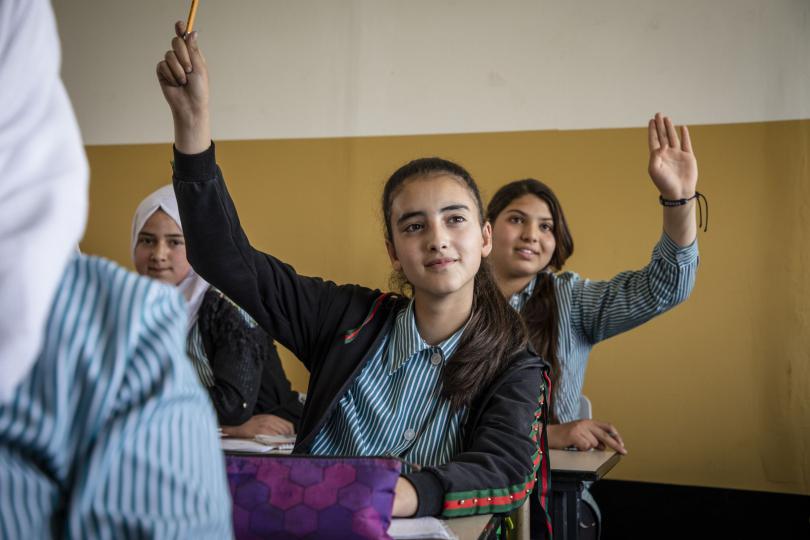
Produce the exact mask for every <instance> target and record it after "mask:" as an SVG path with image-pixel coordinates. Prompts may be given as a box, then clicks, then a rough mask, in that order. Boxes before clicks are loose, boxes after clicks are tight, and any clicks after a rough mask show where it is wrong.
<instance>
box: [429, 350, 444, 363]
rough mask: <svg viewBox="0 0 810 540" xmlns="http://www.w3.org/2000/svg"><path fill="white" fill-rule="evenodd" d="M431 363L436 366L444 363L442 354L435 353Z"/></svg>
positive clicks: (431, 356) (431, 357)
mask: <svg viewBox="0 0 810 540" xmlns="http://www.w3.org/2000/svg"><path fill="white" fill-rule="evenodd" d="M430 363H431V364H433V365H434V366H438V365H439V364H441V363H442V354H441V353H438V352H435V353H433V354H432V355H430Z"/></svg>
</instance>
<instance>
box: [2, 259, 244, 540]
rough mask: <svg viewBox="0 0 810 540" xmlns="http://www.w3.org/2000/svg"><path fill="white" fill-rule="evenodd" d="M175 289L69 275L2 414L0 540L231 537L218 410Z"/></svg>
mask: <svg viewBox="0 0 810 540" xmlns="http://www.w3.org/2000/svg"><path fill="white" fill-rule="evenodd" d="M185 320H186V310H185V306H184V303H183V300H182V297H181V296H180V294H179V293H178V292H177V291H176V290H175V289H174V288H172V287H168V286H165V285H161V284H159V283H158V282H157V281H154V280H151V279H148V278H142V277H139V276H136V275H134V274H132V273H129V272H127V271H125V270H124V269H122V268H120V267H118V266H117V265H115V264H113V263H111V262H109V261H105V260H102V259H98V258H93V257H85V256H77V257H75V258H74V259H73V260H72V261H71V262H70V263H69V264H68V267H67V269H66V271H65V273H64V275H63V278H62V281H61V284H60V286H59V289H58V290H57V294H56V297H55V299H54V302H53V304H52V307H51V313H50V316H49V319H48V322H47V326H46V330H45V341H44V344H43V349H42V352H41V353H40V356H39V358H38V359H37V362H36V364H35V366H34V368H33V369H32V370H31V372H30V373H29V374H28V376H27V378H26V379H25V380H23V382H22V384H21V385H20V386H19V387H18V388H17V390H16V392H15V395H14V396H13V399H12V400H11V401H10V402H9V403H7V404H4V405H0V538H4V539H5V538H9V539H17V538H20V539H22V538H67V539H73V538H77V539H78V538H109V539H119V538H125V539H126V538H211V539H214V538H217V539H219V538H231V537H232V536H233V533H232V524H231V510H230V509H231V502H230V497H229V495H228V491H227V483H226V478H225V471H224V465H223V458H222V453H221V451H220V447H219V440H218V437H217V432H216V420H215V417H214V412H213V410H212V408H211V405H210V404H209V402H208V399H207V397H206V396H205V394H204V393H203V390H202V388H201V387H200V385H199V382H198V381H197V379H196V376H195V375H194V373H193V371H192V369H191V367H190V365H189V362H188V359H187V358H186V357H185V355H184V354H183V342H184V337H185V336H184V335H183V334H184V332H185Z"/></svg>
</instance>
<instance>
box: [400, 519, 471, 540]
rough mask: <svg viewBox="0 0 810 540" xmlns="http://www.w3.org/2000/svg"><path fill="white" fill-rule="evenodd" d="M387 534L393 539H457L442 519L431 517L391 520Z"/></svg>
mask: <svg viewBox="0 0 810 540" xmlns="http://www.w3.org/2000/svg"><path fill="white" fill-rule="evenodd" d="M388 534H389V535H390V536H391V537H392V538H394V540H426V539H436V540H457V537H456V535H455V534H453V531H451V530H450V528H449V527H448V526H447V525H446V524H445V523H444V521H442V520H441V519H436V518H432V517H423V518H411V519H399V518H394V519H392V520H391V526H390V527H388Z"/></svg>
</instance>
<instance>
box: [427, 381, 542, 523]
mask: <svg viewBox="0 0 810 540" xmlns="http://www.w3.org/2000/svg"><path fill="white" fill-rule="evenodd" d="M544 378H545V380H546V384H545V385H543V386H544V387H543V388H541V393H540V396H539V397H538V399H537V402H538V404H539V407H538V408H537V410H535V412H534V422H532V425H531V431H530V436H531V438H532V440H533V441H534V443H535V452H534V454H533V455H532V472H531V473H530V474H529V475H527V476H526V477H525V478H524V479H523V480H522V481H521V482H519V483H517V484H512V485H511V486H507V487H503V488H489V489H479V490H470V491H451V492H447V493H445V495H444V506H443V508H442V516H443V517H458V516H469V515H473V514H493V513H502V512H503V513H506V512H511V511H512V510H514V509H515V508H518V507H520V506H521V505H522V504H523V503H524V502H526V500H527V499H528V498H529V496H530V494H531V493H532V490H534V488H535V486H536V485H537V484H538V483H539V484H540V493H539V497H540V501H541V503H540V504H541V505H542V507H543V511H544V512H545V513H546V516H548V492H549V486H550V476H549V472H550V469H549V464H548V438H547V437H546V424H547V422H546V420H547V417H548V414H547V408H546V404H547V403H548V385H549V383H550V381H549V378H548V376H547V375H545V374H544ZM538 473H539V476H538ZM546 522H547V523H548V524H549V533H550V532H551V529H550V523H551V521H550V520H549V519H547V520H546Z"/></svg>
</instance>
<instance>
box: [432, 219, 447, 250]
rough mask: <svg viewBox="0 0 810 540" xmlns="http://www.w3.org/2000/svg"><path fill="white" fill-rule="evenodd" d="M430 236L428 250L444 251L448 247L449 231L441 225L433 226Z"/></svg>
mask: <svg viewBox="0 0 810 540" xmlns="http://www.w3.org/2000/svg"><path fill="white" fill-rule="evenodd" d="M430 231H431V232H430V234H429V235H428V250H430V251H444V250H445V249H447V246H448V239H447V230H446V229H445V227H444V226H442V225H441V224H432V225H431V227H430Z"/></svg>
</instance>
